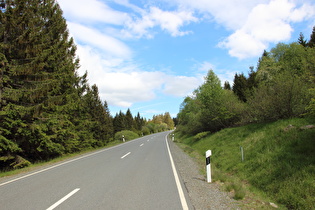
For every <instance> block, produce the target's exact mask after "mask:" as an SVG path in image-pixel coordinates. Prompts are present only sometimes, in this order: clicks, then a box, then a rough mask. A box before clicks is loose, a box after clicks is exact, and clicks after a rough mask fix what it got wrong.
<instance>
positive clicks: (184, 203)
mask: <svg viewBox="0 0 315 210" xmlns="http://www.w3.org/2000/svg"><path fill="white" fill-rule="evenodd" d="M165 141H166V146H167V150H168V154H169V156H170V161H171V165H172V169H173V174H174V177H175V182H176V186H177V190H178V194H179V198H180V202H181V204H182V207H183V210H188V209H189V208H188V205H187V201H186V198H185V195H184V191H183V188H182V185H181V184H180V181H179V178H178V174H177V171H176V168H175V164H174V161H173V157H172V154H171V151H170V147H169V146H168V142H167V135H166V136H165Z"/></svg>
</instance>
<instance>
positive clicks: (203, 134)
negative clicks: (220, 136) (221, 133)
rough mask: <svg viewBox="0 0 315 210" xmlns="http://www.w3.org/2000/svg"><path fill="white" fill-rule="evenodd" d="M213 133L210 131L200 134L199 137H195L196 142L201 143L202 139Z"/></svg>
mask: <svg viewBox="0 0 315 210" xmlns="http://www.w3.org/2000/svg"><path fill="white" fill-rule="evenodd" d="M210 133H211V132H210V131H204V132H201V133H198V134H197V135H195V136H194V142H196V141H199V140H200V139H203V138H205V137H206V136H208V135H209V134H210Z"/></svg>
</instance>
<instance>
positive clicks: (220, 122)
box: [177, 27, 315, 135]
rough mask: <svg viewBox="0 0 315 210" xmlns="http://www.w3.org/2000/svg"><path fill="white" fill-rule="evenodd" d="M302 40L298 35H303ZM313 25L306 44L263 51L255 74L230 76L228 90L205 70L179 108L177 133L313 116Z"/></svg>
mask: <svg viewBox="0 0 315 210" xmlns="http://www.w3.org/2000/svg"><path fill="white" fill-rule="evenodd" d="M302 37H303V36H302ZM314 39H315V27H314V30H313V33H312V34H311V38H310V40H309V41H305V40H304V38H301V37H300V39H299V40H300V41H299V42H294V43H290V44H284V43H279V44H278V45H277V46H275V47H274V48H272V49H271V50H270V52H267V51H264V53H263V54H262V56H261V58H260V59H259V60H258V65H257V68H256V70H254V67H250V72H249V74H248V76H245V75H244V74H243V73H241V74H235V77H234V81H233V86H232V88H231V85H230V84H229V83H228V82H225V83H224V86H223V87H222V85H221V81H220V80H219V78H218V77H217V75H215V73H214V72H213V71H212V70H210V71H209V72H208V74H207V76H206V77H205V81H204V83H203V84H202V85H201V86H200V87H198V88H197V89H196V90H195V91H194V93H193V95H192V96H188V97H186V98H185V99H184V101H183V102H182V104H181V107H180V112H179V114H178V116H177V120H178V126H177V128H178V130H179V131H180V132H183V133H187V134H192V135H194V134H197V133H200V132H206V131H209V132H216V131H219V130H221V129H223V128H227V127H231V126H238V125H245V124H249V123H253V122H270V121H276V120H280V119H288V118H292V117H302V116H312V117H314V116H315V48H314V46H315V45H314V44H313V42H314Z"/></svg>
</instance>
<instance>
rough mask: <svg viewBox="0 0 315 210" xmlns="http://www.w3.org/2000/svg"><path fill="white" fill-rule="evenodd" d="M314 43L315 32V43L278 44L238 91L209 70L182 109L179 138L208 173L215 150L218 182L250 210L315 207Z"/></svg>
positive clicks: (239, 77)
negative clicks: (208, 155) (206, 165)
mask: <svg viewBox="0 0 315 210" xmlns="http://www.w3.org/2000/svg"><path fill="white" fill-rule="evenodd" d="M314 43H315V27H314V28H313V31H312V34H311V36H310V40H309V41H307V40H305V38H304V36H303V34H301V35H300V38H299V39H298V42H293V43H289V44H284V43H279V44H277V45H276V46H275V47H274V48H272V49H271V50H270V51H269V52H268V51H264V52H263V54H262V56H261V57H260V59H259V60H258V64H257V67H256V69H254V67H250V71H249V73H248V76H245V75H244V73H240V74H235V77H234V83H233V85H232V86H231V85H230V84H229V83H228V82H225V83H224V85H223V87H222V86H221V81H220V80H219V78H218V77H217V76H216V75H215V73H214V72H213V71H212V70H210V71H209V72H208V74H207V76H206V77H205V81H204V83H203V84H202V85H201V86H200V87H198V88H197V89H196V90H195V91H194V94H193V95H192V96H189V97H186V98H185V99H184V101H183V102H182V104H181V108H180V112H179V113H178V116H177V120H178V125H177V129H176V132H175V134H176V140H177V141H178V142H180V143H183V144H184V145H182V146H183V147H184V149H185V150H186V151H188V152H190V153H191V154H193V155H195V156H197V157H198V158H197V159H199V160H200V162H202V166H203V167H204V155H205V152H206V151H207V150H209V149H211V150H212V169H213V176H214V180H215V181H221V184H222V186H224V187H225V189H226V190H227V191H229V192H232V193H233V194H234V196H233V197H234V198H235V199H244V202H243V204H244V205H245V206H244V207H245V209H247V208H249V209H256V208H259V209H269V208H273V207H270V203H272V205H273V206H275V204H274V203H273V202H276V203H277V204H278V205H279V207H281V208H284V209H312V208H314V205H315V200H314V196H313V195H314V193H315V184H314V177H315V170H314V169H315V162H314V151H315V141H314V140H315V125H314V123H315V44H314ZM241 151H243V152H244V153H245V158H244V153H242V152H241ZM196 153H197V155H196ZM223 183H224V184H223ZM245 189H247V190H248V191H250V193H248V194H247V195H246V190H245ZM253 192H254V193H253ZM253 194H255V195H253ZM257 194H259V195H260V197H259V199H258V200H257V197H255V196H256V195H257ZM261 198H262V199H261ZM260 199H261V200H260ZM262 201H263V202H262Z"/></svg>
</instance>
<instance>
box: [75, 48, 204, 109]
mask: <svg viewBox="0 0 315 210" xmlns="http://www.w3.org/2000/svg"><path fill="white" fill-rule="evenodd" d="M77 53H78V55H79V57H80V64H81V68H80V69H79V72H80V74H83V73H84V72H85V71H86V70H88V79H89V83H90V84H96V85H97V86H98V88H99V92H100V96H101V98H102V100H106V101H107V102H108V104H109V105H112V106H119V107H130V106H132V105H133V104H134V103H137V102H144V101H149V100H152V99H154V98H155V97H156V94H157V93H160V92H163V93H165V94H167V95H172V96H175V97H183V96H186V95H188V94H189V93H191V92H192V91H193V90H194V89H196V88H197V87H198V85H199V84H201V79H199V78H198V77H185V76H173V75H167V74H166V73H164V72H161V71H146V70H143V69H142V68H141V67H139V66H138V65H136V64H134V63H132V62H131V61H127V60H123V59H118V58H111V59H109V58H106V57H102V55H101V53H99V52H98V51H97V50H95V49H93V48H91V47H88V46H81V45H78V50H77Z"/></svg>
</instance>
